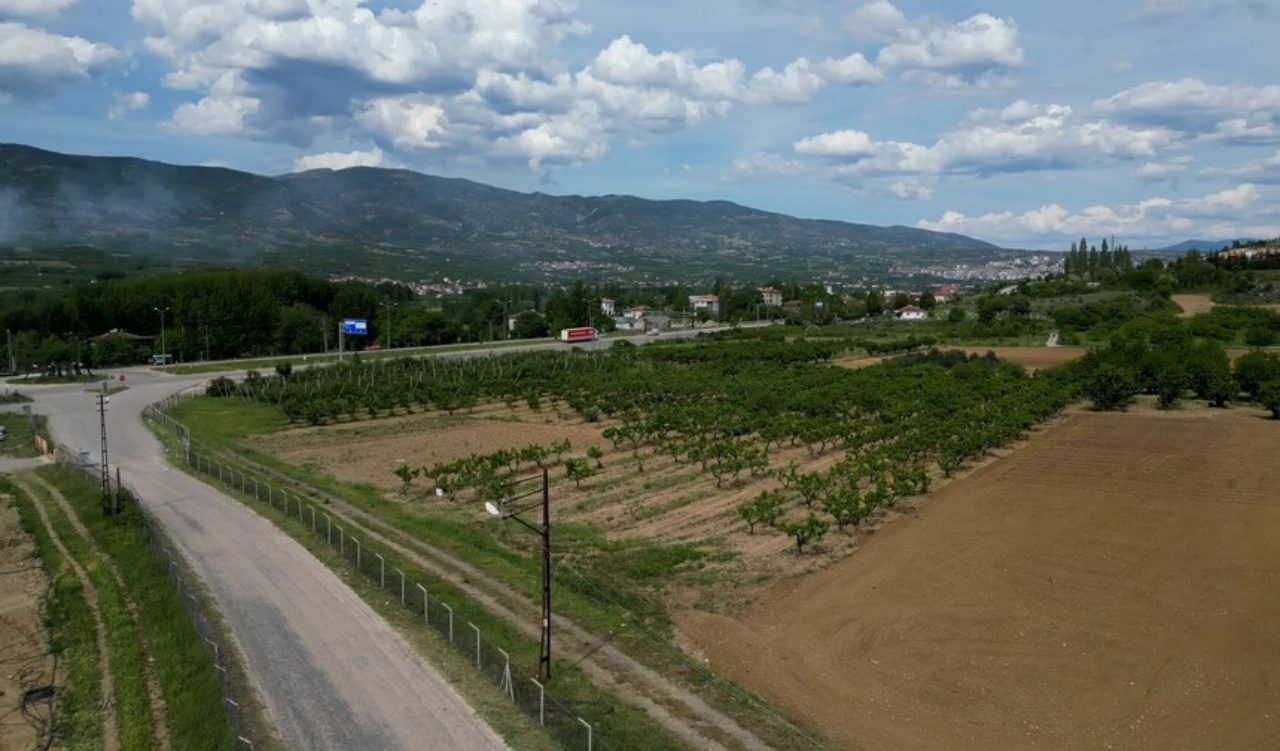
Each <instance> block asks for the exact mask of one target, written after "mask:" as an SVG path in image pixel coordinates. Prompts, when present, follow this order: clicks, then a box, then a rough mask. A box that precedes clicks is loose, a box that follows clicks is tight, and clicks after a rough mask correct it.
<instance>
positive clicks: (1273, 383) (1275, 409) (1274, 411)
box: [1258, 378, 1280, 420]
mask: <svg viewBox="0 0 1280 751" xmlns="http://www.w3.org/2000/svg"><path fill="white" fill-rule="evenodd" d="M1258 403H1259V404H1261V405H1262V406H1264V407H1266V408H1267V409H1269V410H1271V417H1272V418H1273V419H1276V420H1280V378H1273V379H1271V380H1270V381H1267V382H1266V383H1264V384H1262V387H1261V388H1260V389H1259V390H1258Z"/></svg>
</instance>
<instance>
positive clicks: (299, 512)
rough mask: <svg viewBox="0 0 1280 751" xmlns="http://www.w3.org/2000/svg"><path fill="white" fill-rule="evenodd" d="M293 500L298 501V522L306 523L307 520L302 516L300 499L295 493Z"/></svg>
mask: <svg viewBox="0 0 1280 751" xmlns="http://www.w3.org/2000/svg"><path fill="white" fill-rule="evenodd" d="M293 500H295V501H297V502H298V523H299V524H306V523H307V522H306V521H305V520H304V519H303V518H302V499H301V498H299V497H298V496H296V495H295V496H294V497H293Z"/></svg>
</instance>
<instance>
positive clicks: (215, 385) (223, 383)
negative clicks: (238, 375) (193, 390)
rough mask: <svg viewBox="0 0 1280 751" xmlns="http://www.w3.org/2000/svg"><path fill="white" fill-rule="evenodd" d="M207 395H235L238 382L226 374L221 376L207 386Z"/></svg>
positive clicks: (205, 391)
mask: <svg viewBox="0 0 1280 751" xmlns="http://www.w3.org/2000/svg"><path fill="white" fill-rule="evenodd" d="M204 393H205V396H220V397H227V396H233V395H234V394H235V393H236V382H235V381H233V380H231V379H230V378H227V377H226V376H219V377H217V378H215V379H213V380H212V381H210V382H209V385H208V386H207V387H205V390H204Z"/></svg>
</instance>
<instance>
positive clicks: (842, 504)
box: [822, 486, 864, 531]
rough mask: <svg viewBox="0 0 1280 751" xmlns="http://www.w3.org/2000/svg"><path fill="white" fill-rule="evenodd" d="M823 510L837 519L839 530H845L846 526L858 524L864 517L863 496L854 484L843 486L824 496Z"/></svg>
mask: <svg viewBox="0 0 1280 751" xmlns="http://www.w3.org/2000/svg"><path fill="white" fill-rule="evenodd" d="M822 510H823V511H825V512H827V514H829V515H830V516H831V518H832V520H833V521H835V523H836V530H837V531H844V528H845V526H847V525H849V524H857V523H858V522H860V521H862V519H863V517H864V513H863V506H862V496H861V494H860V493H859V492H858V489H857V488H856V487H852V486H850V487H842V488H840V489H838V490H837V491H836V492H834V493H831V494H829V495H827V496H826V497H825V498H823V499H822Z"/></svg>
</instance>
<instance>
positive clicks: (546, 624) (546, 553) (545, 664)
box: [484, 467, 551, 683]
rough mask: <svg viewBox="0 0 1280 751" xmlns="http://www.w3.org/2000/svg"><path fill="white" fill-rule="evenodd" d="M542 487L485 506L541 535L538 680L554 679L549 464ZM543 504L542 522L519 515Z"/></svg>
mask: <svg viewBox="0 0 1280 751" xmlns="http://www.w3.org/2000/svg"><path fill="white" fill-rule="evenodd" d="M537 479H538V478H537V476H536V475H535V476H534V477H526V478H524V479H523V480H517V481H516V483H517V484H518V483H521V482H529V481H531V480H537ZM541 479H542V487H541V488H537V489H534V490H531V491H528V492H526V493H522V494H520V495H515V496H509V497H507V498H503V499H502V500H501V501H499V502H497V503H493V502H491V501H490V502H486V503H485V504H484V510H485V511H487V512H489V514H490V515H492V516H496V517H497V518H499V519H515V520H516V521H517V522H519V523H520V524H523V525H524V526H525V528H527V529H529V530H531V531H532V532H533V533H534V534H536V535H538V536H539V537H541V538H542V639H541V644H540V646H539V648H538V680H539V681H542V682H544V683H545V682H547V681H550V680H551V482H550V474H549V472H548V470H547V468H546V467H543V468H542V478H541ZM535 495H541V496H542V498H541V500H540V502H536V503H534V504H533V505H531V506H525V507H523V508H517V509H512V510H510V511H508V510H506V507H507V506H510V505H512V504H515V503H518V502H520V501H522V500H525V499H527V498H530V497H532V496H535ZM538 505H541V506H542V524H541V526H535V525H533V524H530V523H529V522H527V521H525V520H524V519H522V518H520V514H522V513H524V512H526V511H530V510H532V509H533V508H536V507H537V506H538Z"/></svg>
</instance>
